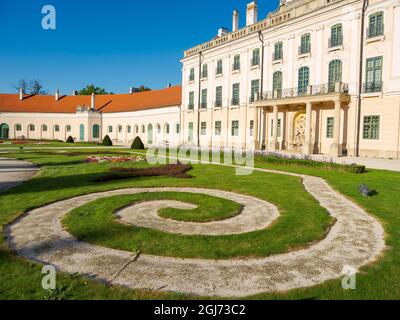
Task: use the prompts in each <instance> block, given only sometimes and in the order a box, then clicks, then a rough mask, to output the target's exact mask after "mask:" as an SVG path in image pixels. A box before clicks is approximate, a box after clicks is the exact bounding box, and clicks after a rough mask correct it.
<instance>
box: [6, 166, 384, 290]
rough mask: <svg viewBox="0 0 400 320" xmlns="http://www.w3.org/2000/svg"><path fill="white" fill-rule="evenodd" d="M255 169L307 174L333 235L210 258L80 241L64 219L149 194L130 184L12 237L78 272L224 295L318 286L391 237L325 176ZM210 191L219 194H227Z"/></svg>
mask: <svg viewBox="0 0 400 320" xmlns="http://www.w3.org/2000/svg"><path fill="white" fill-rule="evenodd" d="M254 170H256V171H262V172H268V173H277V174H287V175H291V176H297V177H300V178H302V181H303V184H304V187H305V189H306V190H307V191H308V192H309V193H310V194H311V195H313V196H314V197H315V198H316V199H317V201H318V202H319V203H320V205H321V206H322V207H324V208H326V209H327V210H328V212H329V213H330V214H331V215H332V216H333V217H334V218H335V219H336V223H335V224H334V226H333V227H332V228H331V230H330V232H329V234H328V235H327V237H326V238H325V239H323V240H322V241H320V242H318V243H316V244H313V245H311V246H310V247H308V248H305V249H301V250H298V251H295V252H290V253H283V254H278V255H274V256H268V257H265V258H243V259H228V260H206V259H179V258H170V257H161V256H151V255H145V254H143V255H139V256H136V255H134V254H132V253H130V252H126V251H121V250H115V249H109V248H103V247H100V246H97V245H92V244H88V243H83V242H80V241H78V240H76V239H75V238H74V237H73V236H72V235H70V234H69V233H68V232H66V231H65V230H64V229H63V227H62V225H61V221H60V220H61V219H62V217H63V216H64V215H65V214H67V213H68V212H69V211H70V210H72V209H74V208H78V207H80V206H82V205H83V204H86V203H88V202H91V201H93V200H96V199H99V198H102V197H108V196H112V195H116V194H126V193H137V192H143V189H127V190H125V189H124V190H115V191H109V192H103V193H98V194H90V195H85V196H80V197H76V198H73V199H69V200H64V201H59V202H57V203H54V204H51V205H48V206H45V207H42V208H39V209H35V210H32V211H30V212H28V213H27V214H26V215H24V216H23V217H21V218H20V219H18V220H17V221H15V222H14V223H13V224H11V225H9V226H8V227H7V230H6V231H7V237H8V241H9V243H10V245H11V246H12V247H13V248H14V250H16V251H17V253H18V254H19V255H21V256H23V257H26V258H28V259H31V260H34V261H39V262H41V263H44V264H51V265H54V266H56V267H57V268H58V269H59V270H61V271H64V272H68V273H76V272H78V273H81V274H84V275H88V276H92V277H95V278H97V279H99V280H103V281H107V282H109V283H110V284H116V285H122V286H125V287H128V288H134V289H151V290H161V291H175V292H181V293H187V294H194V295H202V296H222V297H240V296H246V295H251V294H257V293H261V292H280V291H286V290H291V289H296V288H302V287H310V286H314V285H317V284H321V283H323V282H325V281H327V280H331V279H339V278H341V277H342V269H343V267H344V266H347V265H349V266H352V267H354V268H356V269H358V268H360V267H361V266H364V265H366V264H368V263H370V262H373V261H375V260H376V259H377V258H378V257H379V256H380V255H381V254H382V252H383V250H384V248H385V241H384V230H383V228H382V226H381V224H380V223H379V222H378V221H377V220H376V219H375V218H373V217H371V216H370V215H368V214H367V213H366V212H365V211H364V210H363V209H362V208H360V207H359V206H357V205H356V204H354V203H353V202H351V201H349V200H348V199H347V198H345V197H344V196H343V195H341V194H339V193H338V192H336V191H334V190H333V189H332V188H331V187H330V186H329V185H328V184H327V183H326V182H325V181H324V180H323V179H321V178H317V177H311V176H305V175H297V174H292V173H285V172H277V171H273V170H266V169H254ZM171 189H174V190H177V189H178V188H152V189H151V191H153V192H159V191H160V190H165V191H169V190H171ZM145 190H146V191H149V189H145ZM179 190H181V192H190V191H191V190H192V191H193V189H190V188H179ZM198 190H199V189H198ZM200 190H208V189H200ZM211 191H212V192H213V195H216V193H219V192H222V191H218V190H211ZM204 192H208V191H204ZM266 192H268V190H266ZM240 196H241V195H240ZM270 208H273V206H271V207H270ZM271 212H273V210H272V211H271ZM299 214H301V213H299ZM149 219H151V218H150V217H149ZM271 219H272V218H271ZM271 221H272V220H271ZM260 223H261V224H262V223H264V224H268V223H267V222H265V221H264V222H263V221H261V222H260ZM232 245H234V243H233V244H232Z"/></svg>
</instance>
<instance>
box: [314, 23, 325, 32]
mask: <svg viewBox="0 0 400 320" xmlns="http://www.w3.org/2000/svg"><path fill="white" fill-rule="evenodd" d="M324 29H325V26H324V25H323V24H320V25H319V26H316V27H315V31H320V30H324Z"/></svg>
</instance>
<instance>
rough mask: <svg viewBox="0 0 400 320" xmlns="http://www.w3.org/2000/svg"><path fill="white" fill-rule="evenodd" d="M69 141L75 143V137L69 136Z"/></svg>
mask: <svg viewBox="0 0 400 320" xmlns="http://www.w3.org/2000/svg"><path fill="white" fill-rule="evenodd" d="M67 143H75V141H74V138H72V137H71V136H69V137H68V139H67Z"/></svg>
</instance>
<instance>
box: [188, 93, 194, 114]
mask: <svg viewBox="0 0 400 320" xmlns="http://www.w3.org/2000/svg"><path fill="white" fill-rule="evenodd" d="M188 109H189V110H193V109H194V91H190V92H189V104H188Z"/></svg>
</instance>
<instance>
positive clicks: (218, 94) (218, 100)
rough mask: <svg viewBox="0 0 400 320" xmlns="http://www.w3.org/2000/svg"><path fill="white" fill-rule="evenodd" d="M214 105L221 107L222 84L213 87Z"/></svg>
mask: <svg viewBox="0 0 400 320" xmlns="http://www.w3.org/2000/svg"><path fill="white" fill-rule="evenodd" d="M215 107H216V108H221V107H222V86H218V87H217V88H216V89H215Z"/></svg>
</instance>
